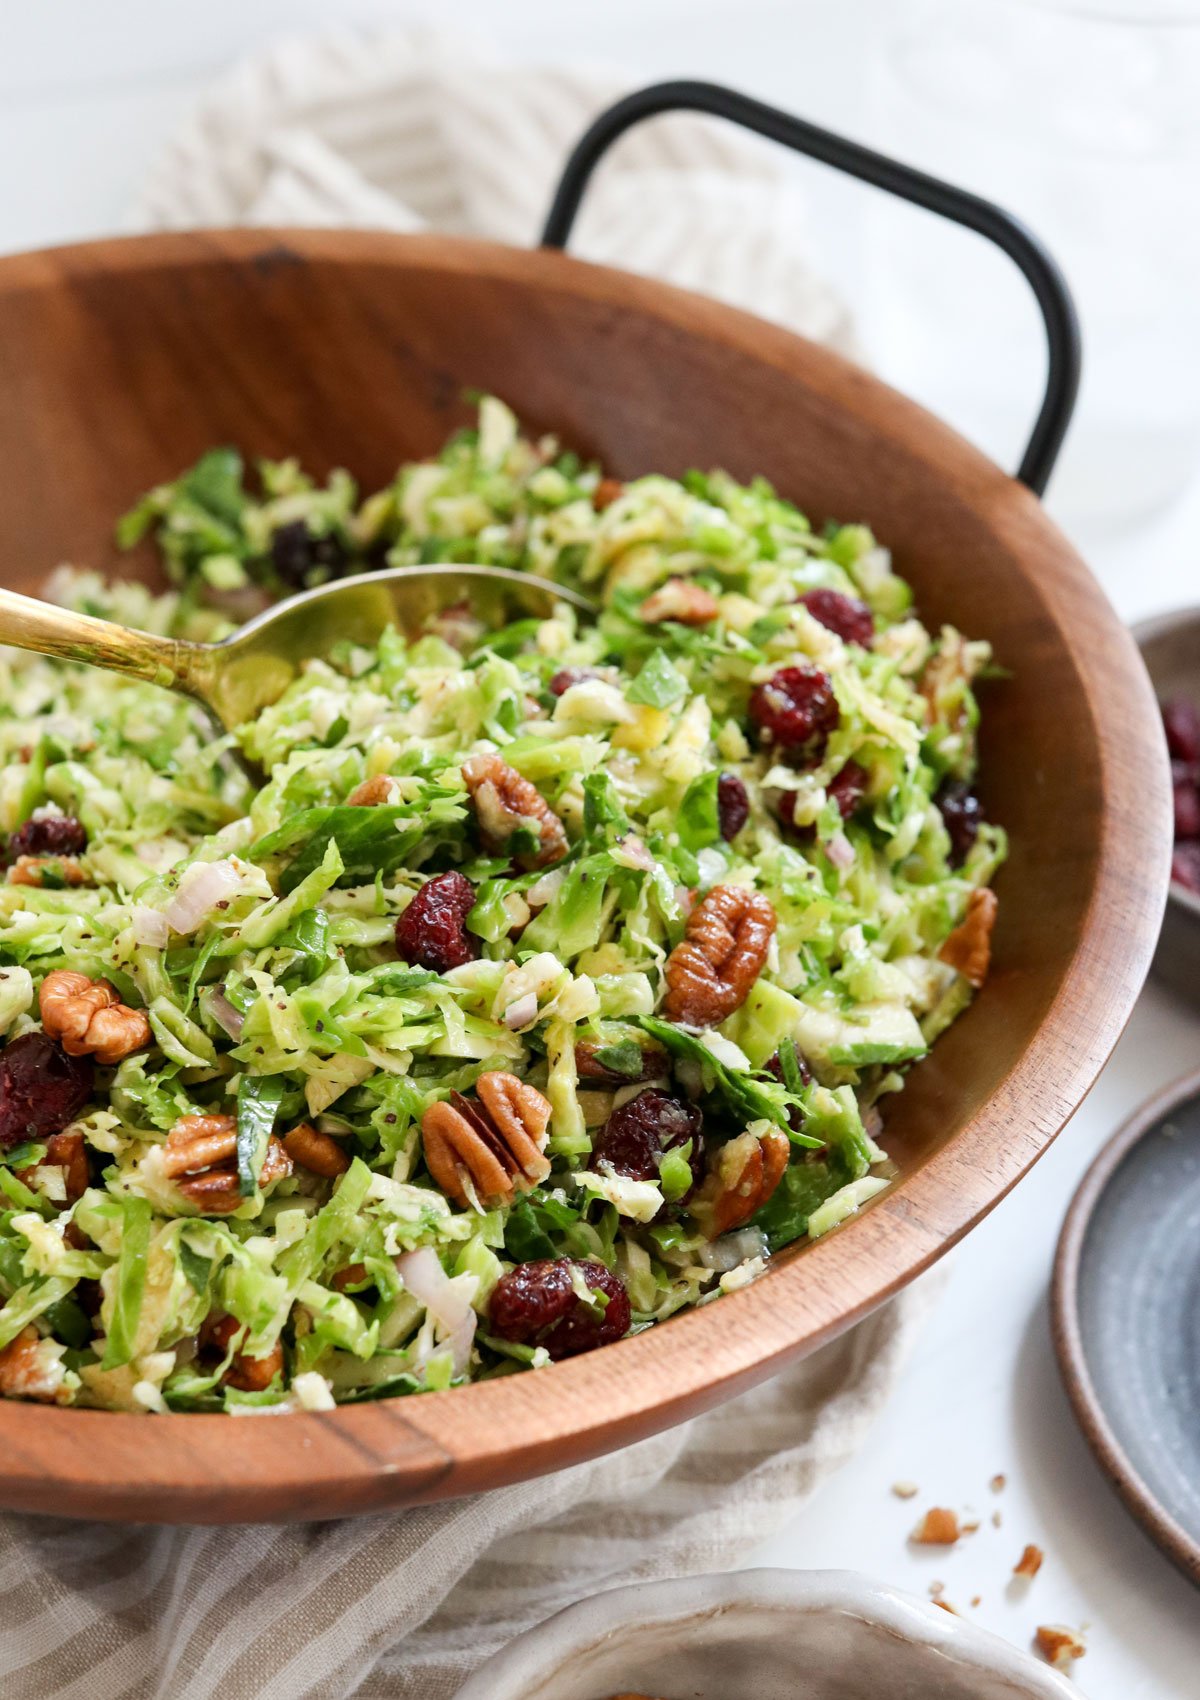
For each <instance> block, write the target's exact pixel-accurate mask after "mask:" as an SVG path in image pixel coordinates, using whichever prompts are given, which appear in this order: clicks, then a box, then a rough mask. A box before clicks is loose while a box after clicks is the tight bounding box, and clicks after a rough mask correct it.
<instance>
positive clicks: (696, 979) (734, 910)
mask: <svg viewBox="0 0 1200 1700" xmlns="http://www.w3.org/2000/svg"><path fill="white" fill-rule="evenodd" d="M774 932H775V911H774V909H773V908H772V907H771V904H770V902H769V901H768V899H767V898H766V897H764V896H763V895H762V893H761V892H758V891H749V890H747V889H746V887H745V886H740V885H714V886H713V888H712V890H711V891H710V892H709V894H708V896H707V897H706V898H705V899H704V901H703V902H702V903H700V904H698V905H697V906H696V908H695V909H693V910H692V913H691V915H690V916H689V917H688V923H687V931H686V933H685V935H684V938H683V940H682V942H681V943H680V944H677V945H676V946H675V949H674V950H673V951H672V952H671V954H670V956H669V957H668V958H667V965H666V969H665V975H666V981H667V995H666V998H665V1000H664V1002H663V1013H664V1014H665V1015H666V1017H667V1019H668V1021H678V1022H680V1023H682V1024H683V1025H685V1026H688V1027H715V1026H716V1025H717V1023H718V1022H720V1021H724V1020H725V1019H726V1017H727V1016H730V1015H732V1014H733V1012H734V1010H735V1009H740V1007H741V1005H742V1004H743V1003H744V1002H745V1001H746V998H747V996H748V995H749V992H750V988H751V986H752V985H753V984H754V982H755V981H756V980H757V979H758V976H759V974H760V973H761V972H762V966H763V963H764V962H765V961H766V960H767V952H768V951H769V949H770V948H771V939H772V937H773V935H774Z"/></svg>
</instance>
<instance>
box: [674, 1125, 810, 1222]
mask: <svg viewBox="0 0 1200 1700" xmlns="http://www.w3.org/2000/svg"><path fill="white" fill-rule="evenodd" d="M791 1153H792V1144H791V1140H790V1139H789V1138H788V1136H787V1134H786V1133H781V1132H780V1131H779V1130H778V1129H775V1130H773V1131H772V1132H770V1133H764V1134H762V1135H761V1136H760V1135H758V1134H754V1133H739V1134H738V1135H737V1137H736V1138H734V1139H730V1140H728V1141H727V1142H726V1144H724V1145H723V1146H722V1147H721V1149H720V1151H719V1152H718V1154H717V1159H716V1162H715V1163H714V1165H713V1167H712V1169H711V1170H710V1171H709V1173H708V1175H707V1176H706V1178H705V1180H704V1182H703V1184H702V1186H701V1188H700V1191H699V1192H698V1193H697V1195H696V1199H695V1202H694V1203H693V1205H692V1213H693V1215H695V1216H696V1217H697V1218H698V1220H699V1221H700V1222H701V1223H702V1224H703V1226H704V1229H705V1232H706V1233H707V1234H708V1236H709V1238H710V1239H714V1240H715V1239H719V1238H720V1236H721V1235H722V1234H727V1233H729V1232H730V1231H731V1230H732V1229H734V1228H740V1227H741V1226H742V1224H743V1223H745V1222H748V1221H749V1220H750V1218H751V1217H752V1216H753V1215H754V1214H755V1213H756V1212H757V1211H759V1210H761V1209H762V1207H763V1205H764V1204H765V1203H766V1202H767V1200H768V1199H769V1198H770V1197H771V1194H772V1193H773V1192H774V1191H775V1188H776V1187H777V1186H778V1185H779V1183H780V1181H781V1180H782V1179H783V1175H784V1171H785V1170H786V1168H787V1166H788V1161H789V1159H790V1157H791Z"/></svg>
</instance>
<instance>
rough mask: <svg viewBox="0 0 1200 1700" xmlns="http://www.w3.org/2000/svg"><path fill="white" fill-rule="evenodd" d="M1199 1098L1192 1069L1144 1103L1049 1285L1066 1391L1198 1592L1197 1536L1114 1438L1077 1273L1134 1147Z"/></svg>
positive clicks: (1105, 1465)
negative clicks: (1096, 1376) (1087, 1338)
mask: <svg viewBox="0 0 1200 1700" xmlns="http://www.w3.org/2000/svg"><path fill="white" fill-rule="evenodd" d="M1198 1097H1200V1068H1193V1069H1189V1070H1188V1072H1187V1073H1186V1074H1184V1075H1180V1076H1179V1077H1178V1078H1177V1079H1175V1080H1173V1081H1171V1082H1169V1083H1168V1084H1167V1085H1166V1086H1163V1087H1160V1088H1159V1090H1158V1091H1157V1092H1154V1093H1152V1094H1151V1096H1150V1097H1149V1098H1147V1099H1145V1100H1143V1102H1142V1103H1141V1104H1140V1105H1139V1106H1138V1107H1137V1108H1136V1109H1135V1110H1134V1111H1133V1112H1132V1113H1131V1114H1130V1115H1129V1116H1127V1117H1126V1118H1125V1120H1124V1121H1123V1122H1122V1123H1121V1125H1120V1126H1119V1127H1118V1128H1117V1130H1116V1132H1115V1133H1114V1134H1112V1135H1111V1137H1110V1138H1109V1139H1108V1140H1106V1141H1105V1143H1104V1144H1103V1145H1102V1146H1101V1148H1100V1150H1099V1152H1098V1153H1097V1154H1096V1156H1095V1157H1094V1158H1093V1159H1092V1162H1091V1163H1090V1164H1089V1166H1088V1168H1087V1170H1086V1171H1085V1173H1084V1176H1083V1179H1082V1180H1081V1181H1080V1183H1079V1185H1078V1187H1077V1188H1076V1190H1075V1193H1074V1195H1073V1197H1072V1199H1071V1203H1070V1206H1069V1207H1068V1210H1067V1214H1066V1217H1065V1218H1064V1220H1063V1225H1062V1228H1061V1230H1060V1233H1059V1238H1058V1246H1057V1248H1056V1251H1055V1256H1054V1272H1053V1276H1052V1278H1051V1284H1050V1330H1051V1337H1052V1339H1053V1342H1054V1352H1055V1357H1056V1358H1057V1360H1058V1369H1059V1375H1060V1378H1061V1380H1062V1384H1063V1389H1064V1391H1065V1392H1066V1395H1067V1399H1068V1401H1069V1403H1070V1405H1071V1409H1072V1412H1073V1413H1074V1416H1075V1420H1076V1422H1077V1423H1078V1424H1079V1427H1080V1429H1081V1431H1082V1433H1083V1438H1084V1440H1085V1441H1086V1442H1087V1444H1088V1446H1089V1448H1090V1450H1091V1452H1092V1455H1093V1456H1094V1457H1095V1459H1096V1461H1097V1463H1098V1464H1099V1465H1100V1468H1101V1470H1102V1471H1103V1473H1104V1476H1105V1478H1106V1480H1107V1481H1108V1482H1109V1484H1110V1485H1111V1486H1112V1487H1113V1488H1114V1489H1115V1490H1116V1492H1117V1494H1118V1496H1119V1497H1120V1499H1121V1501H1122V1503H1123V1504H1124V1505H1125V1507H1126V1509H1127V1510H1128V1511H1129V1512H1131V1513H1132V1515H1133V1516H1134V1518H1135V1519H1136V1520H1137V1521H1138V1523H1140V1524H1141V1526H1142V1528H1143V1529H1144V1530H1145V1531H1146V1533H1147V1534H1148V1535H1149V1536H1150V1538H1151V1539H1152V1540H1153V1541H1154V1542H1155V1544H1156V1545H1157V1546H1158V1547H1159V1548H1160V1549H1161V1550H1162V1551H1163V1552H1164V1553H1165V1554H1166V1555H1167V1557H1168V1558H1169V1559H1170V1560H1171V1562H1172V1563H1173V1564H1174V1565H1176V1567H1177V1568H1178V1569H1179V1570H1181V1571H1182V1572H1183V1574H1184V1575H1185V1576H1186V1577H1187V1579H1188V1580H1189V1581H1190V1582H1192V1583H1194V1584H1195V1585H1196V1586H1197V1587H1200V1537H1193V1536H1191V1535H1189V1534H1188V1532H1187V1530H1186V1529H1184V1528H1183V1526H1182V1525H1181V1524H1180V1523H1179V1522H1177V1521H1176V1519H1175V1518H1174V1517H1172V1515H1171V1513H1170V1512H1169V1511H1168V1510H1167V1509H1166V1507H1165V1506H1164V1505H1163V1504H1162V1502H1161V1501H1160V1500H1159V1498H1158V1497H1157V1495H1156V1494H1154V1493H1153V1492H1152V1490H1151V1489H1150V1488H1149V1486H1148V1485H1147V1484H1146V1482H1145V1481H1143V1479H1142V1477H1141V1475H1140V1473H1139V1472H1138V1470H1137V1468H1136V1467H1135V1465H1134V1463H1133V1460H1132V1459H1131V1458H1130V1456H1129V1454H1128V1452H1127V1451H1126V1450H1125V1448H1124V1446H1122V1444H1121V1442H1120V1440H1119V1439H1118V1438H1117V1434H1116V1431H1115V1430H1114V1429H1113V1426H1112V1424H1111V1423H1110V1422H1109V1420H1108V1416H1107V1412H1106V1408H1105V1405H1104V1402H1103V1400H1102V1399H1101V1397H1100V1395H1099V1393H1098V1392H1097V1390H1096V1384H1095V1381H1094V1380H1093V1378H1092V1374H1091V1371H1090V1369H1089V1367H1088V1358H1087V1350H1086V1348H1085V1345H1084V1340H1083V1329H1082V1327H1081V1326H1080V1321H1079V1271H1080V1264H1081V1262H1082V1258H1083V1248H1084V1243H1085V1241H1086V1239H1087V1233H1088V1229H1089V1227H1090V1226H1091V1223H1092V1221H1093V1218H1094V1216H1095V1213H1096V1208H1097V1206H1098V1205H1099V1203H1100V1200H1101V1199H1102V1198H1103V1197H1104V1195H1105V1193H1106V1192H1107V1190H1108V1187H1109V1183H1110V1182H1111V1181H1112V1179H1113V1177H1114V1176H1115V1174H1116V1173H1117V1170H1118V1169H1119V1168H1120V1167H1121V1165H1122V1163H1123V1162H1124V1161H1125V1159H1126V1158H1127V1157H1128V1156H1129V1154H1130V1153H1131V1152H1132V1151H1133V1149H1134V1147H1135V1146H1137V1145H1140V1144H1141V1142H1142V1140H1143V1139H1145V1138H1146V1136H1147V1135H1148V1134H1149V1133H1151V1132H1152V1131H1153V1129H1154V1128H1155V1127H1156V1126H1157V1125H1158V1123H1159V1122H1161V1121H1162V1119H1163V1117H1164V1116H1166V1115H1167V1114H1169V1112H1170V1111H1171V1110H1174V1109H1177V1108H1178V1107H1179V1105H1181V1104H1184V1103H1187V1102H1189V1101H1190V1100H1191V1099H1193V1098H1198Z"/></svg>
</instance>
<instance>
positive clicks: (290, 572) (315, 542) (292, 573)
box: [271, 519, 346, 589]
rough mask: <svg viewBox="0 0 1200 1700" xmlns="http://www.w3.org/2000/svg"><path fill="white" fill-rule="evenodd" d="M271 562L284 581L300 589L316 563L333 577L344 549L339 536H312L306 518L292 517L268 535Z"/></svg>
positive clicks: (342, 564) (341, 565) (342, 563)
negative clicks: (269, 536)
mask: <svg viewBox="0 0 1200 1700" xmlns="http://www.w3.org/2000/svg"><path fill="white" fill-rule="evenodd" d="M271 564H272V566H273V567H274V568H275V571H276V573H277V574H278V575H279V577H280V579H282V581H283V583H284V584H286V585H292V586H294V587H295V588H296V589H301V588H302V587H303V586H304V585H306V584H307V583H308V581H309V576H310V574H312V573H313V572H315V571H316V569H317V568H318V567H320V568H322V569H324V571H325V573H327V574H328V575H329V576H330V577H334V578H336V577H337V575H338V574H339V573H340V572H341V571H342V569H343V568H344V567H345V565H346V550H345V547H344V545H343V543H342V540H341V538H340V537H337V536H335V535H334V534H333V533H330V534H329V535H328V536H326V537H314V535H313V533H312V532H311V531H310V530H309V529H308V525H307V523H306V521H304V520H302V519H293V520H289V521H288V523H287V524H286V525H281V526H279V527H278V528H277V529H276V531H275V532H274V534H273V535H272V537H271Z"/></svg>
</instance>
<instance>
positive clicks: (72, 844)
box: [8, 815, 88, 861]
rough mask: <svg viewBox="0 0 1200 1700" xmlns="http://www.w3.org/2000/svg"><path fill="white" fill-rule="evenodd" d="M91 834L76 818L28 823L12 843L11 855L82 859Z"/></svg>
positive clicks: (49, 817) (57, 817)
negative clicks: (76, 857) (78, 857)
mask: <svg viewBox="0 0 1200 1700" xmlns="http://www.w3.org/2000/svg"><path fill="white" fill-rule="evenodd" d="M87 841H88V837H87V832H86V831H85V829H84V827H83V825H82V823H81V822H80V821H77V820H76V819H75V817H74V815H45V816H43V817H42V819H41V820H27V821H26V822H25V825H24V826H20V827H18V828H17V830H16V832H14V833H13V835H12V837H11V838H10V839H9V841H8V855H9V857H10V858H11V859H12V860H13V861H15V860H16V858H17V857H18V856H79V855H81V854H82V853H83V851H85V850H86V849H87Z"/></svg>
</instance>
